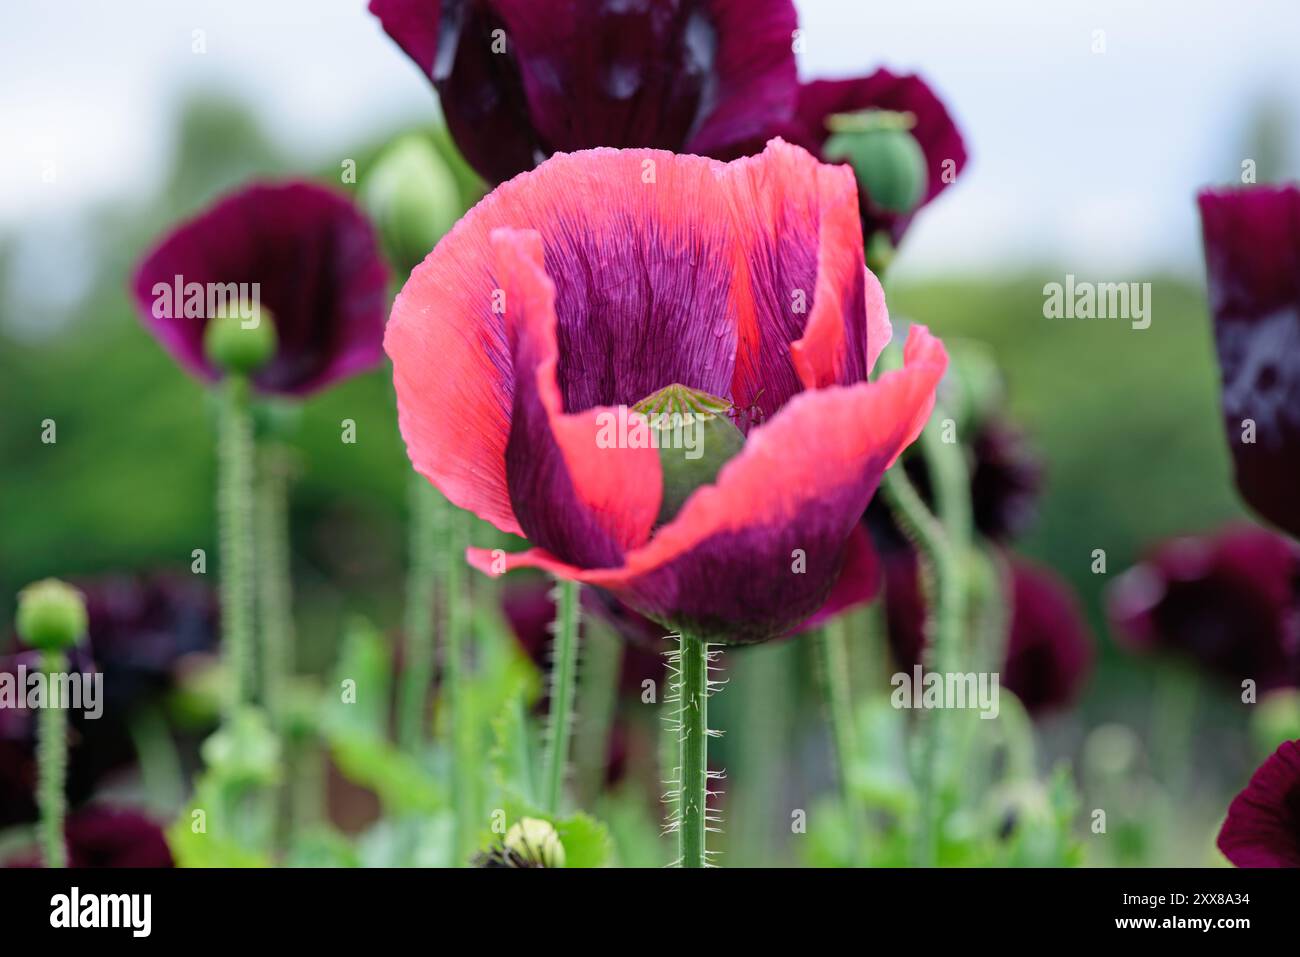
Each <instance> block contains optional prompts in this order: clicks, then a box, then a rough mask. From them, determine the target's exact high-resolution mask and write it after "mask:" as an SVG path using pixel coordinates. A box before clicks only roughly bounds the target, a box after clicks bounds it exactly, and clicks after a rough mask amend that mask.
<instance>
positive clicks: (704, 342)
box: [385, 140, 947, 641]
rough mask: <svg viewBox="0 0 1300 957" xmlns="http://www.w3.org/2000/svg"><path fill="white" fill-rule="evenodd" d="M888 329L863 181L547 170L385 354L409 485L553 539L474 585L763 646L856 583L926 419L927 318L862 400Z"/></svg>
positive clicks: (498, 206)
mask: <svg viewBox="0 0 1300 957" xmlns="http://www.w3.org/2000/svg"><path fill="white" fill-rule="evenodd" d="M888 329H889V326H888V316H887V313H886V311H885V304H884V295H883V292H882V291H881V288H880V284H879V283H878V282H877V281H876V279H875V277H874V276H872V275H871V273H870V272H868V271H867V270H866V268H865V266H864V265H863V261H862V233H861V224H860V223H859V220H858V216H857V195H856V188H855V186H854V182H853V177H852V175H851V173H850V172H849V170H847V169H846V168H843V167H832V166H823V165H820V164H818V163H817V162H816V161H815V160H814V159H813V158H812V157H811V156H810V155H808V154H807V153H806V152H804V151H803V150H801V149H799V148H797V147H794V146H790V145H788V144H786V143H783V142H781V141H779V140H777V141H773V142H772V143H771V144H770V145H769V146H768V148H767V149H766V150H765V151H764V153H763V154H762V155H761V156H758V157H754V158H750V159H742V160H737V161H735V162H733V163H729V164H723V163H719V162H716V161H714V160H709V159H705V158H703V157H698V156H677V155H674V154H671V153H664V152H659V151H653V150H623V151H615V150H591V151H587V152H584V153H577V154H572V155H560V156H555V157H553V158H552V159H550V160H548V161H547V162H546V163H544V164H543V165H542V166H541V167H539V168H538V169H537V170H535V171H533V172H532V173H528V174H525V175H523V176H520V177H518V178H516V179H515V180H512V181H511V182H510V183H507V184H505V185H504V186H502V187H500V188H498V189H497V190H496V191H495V192H493V193H492V194H491V195H490V196H489V197H488V198H487V199H485V200H484V201H483V202H481V203H480V204H479V205H478V206H476V207H475V208H474V209H473V210H471V211H470V213H469V214H468V215H467V216H466V217H465V218H464V219H462V220H461V221H460V223H459V224H458V225H457V226H456V228H455V229H453V230H452V232H451V233H449V234H448V235H447V236H446V237H445V238H444V239H443V240H442V242H440V243H439V244H438V246H437V247H436V248H435V249H434V251H433V253H431V254H430V256H429V257H428V258H427V259H426V260H425V261H424V262H423V263H422V264H421V265H420V266H418V267H416V269H415V270H414V272H413V273H412V274H411V277H410V279H409V280H408V281H407V283H406V286H405V287H404V288H403V290H402V292H401V293H400V294H399V295H398V297H397V301H396V303H395V304H394V307H393V315H392V318H391V320H390V322H389V325H388V333H387V337H386V340H385V345H386V348H387V350H388V353H389V355H390V356H391V357H392V360H393V368H394V384H395V386H396V390H397V396H398V421H399V424H400V426H401V431H402V435H403V438H404V439H405V441H406V444H407V450H408V452H409V454H410V457H411V461H412V463H413V464H414V466H415V468H416V469H417V470H418V471H420V472H421V473H422V474H424V475H425V476H426V477H428V478H429V479H430V480H431V481H432V482H433V483H434V484H435V485H437V486H438V487H439V488H440V489H441V490H442V491H443V492H444V494H446V495H447V496H448V498H450V499H451V500H452V501H453V502H454V503H456V504H457V505H459V506H461V507H462V508H468V509H470V510H472V511H474V512H475V513H476V514H478V515H479V516H480V517H481V518H484V519H486V520H488V521H491V522H492V523H494V524H495V525H496V526H497V527H498V528H500V529H501V530H503V531H508V532H512V533H514V534H523V535H526V536H527V537H528V538H529V539H531V540H532V541H533V542H534V543H535V544H536V545H537V546H538V547H537V548H535V549H533V550H532V551H529V552H526V553H523V554H516V555H512V556H508V557H507V558H504V559H502V560H501V562H500V564H499V565H498V562H497V561H496V560H495V559H494V556H493V555H492V554H491V553H489V552H485V551H474V552H473V553H472V554H471V560H472V561H473V563H474V564H475V565H476V566H477V567H479V568H480V569H482V570H484V571H488V572H492V573H496V572H500V571H503V570H508V569H509V568H513V567H524V566H530V565H531V566H535V567H541V568H544V569H545V570H547V571H550V572H552V573H553V574H556V575H559V576H561V577H566V578H571V579H574V580H578V581H582V582H585V583H587V584H591V585H596V586H599V587H601V588H604V589H606V590H608V591H610V592H612V593H613V594H614V595H615V596H616V597H618V598H619V599H620V600H622V601H623V602H625V603H626V604H628V605H630V606H631V607H633V608H634V609H636V610H637V611H638V612H640V613H641V614H644V615H646V616H648V617H650V618H653V619H654V620H656V621H658V622H660V623H661V624H663V625H665V627H668V628H671V629H677V628H684V629H687V630H688V631H690V632H691V633H692V634H694V635H698V636H700V637H702V638H705V639H706V640H710V641H761V640H765V639H768V638H772V637H775V636H777V635H780V634H783V633H785V632H787V631H789V630H791V629H792V628H794V627H796V626H797V625H798V624H799V623H801V622H802V621H803V620H804V619H806V618H808V617H809V616H811V615H812V614H813V613H814V612H816V611H817V610H818V608H820V607H821V606H822V605H823V604H824V603H826V602H827V601H828V599H830V600H831V601H837V600H838V596H832V591H833V589H834V588H835V586H836V585H837V583H838V584H840V585H841V586H842V587H844V588H849V589H854V588H858V587H859V583H854V582H846V581H845V579H844V577H843V576H842V575H841V572H842V570H843V569H844V568H845V567H846V565H847V566H848V567H850V568H852V567H858V566H859V564H860V563H857V562H856V561H855V560H854V552H855V551H856V550H857V549H859V548H860V547H862V545H863V540H864V539H865V535H862V534H861V533H860V530H859V529H858V519H859V518H860V517H861V515H862V511H863V509H864V508H865V507H866V504H867V502H868V500H869V499H870V498H871V495H872V493H873V492H874V491H875V488H876V486H877V484H878V483H879V481H880V476H881V474H882V473H883V472H884V470H885V469H886V468H888V467H889V465H890V464H891V463H892V462H893V461H894V460H895V459H896V458H897V456H898V455H899V453H900V452H901V451H902V450H903V448H905V447H906V446H907V445H908V444H909V443H910V442H911V441H912V440H913V439H914V438H915V437H916V436H917V434H919V432H920V430H921V428H922V427H923V425H924V423H925V421H926V419H927V418H928V417H929V414H930V410H931V409H932V407H933V403H934V391H935V387H936V385H937V383H938V380H939V378H940V377H941V376H942V375H943V371H944V369H945V367H946V365H947V356H946V353H945V352H944V349H943V346H942V345H941V344H940V343H939V341H938V340H937V339H935V338H934V337H933V336H931V335H930V334H929V332H928V331H926V330H925V329H924V328H921V327H918V326H913V327H912V330H911V334H910V336H909V338H908V342H907V346H906V348H905V350H904V367H903V368H902V369H899V370H896V371H891V372H887V373H885V374H884V375H882V376H880V377H879V378H878V379H877V380H875V381H873V382H867V381H866V377H867V372H868V370H869V369H870V368H871V367H872V365H873V364H874V361H875V358H876V356H877V355H878V354H879V352H880V350H881V349H882V348H883V347H884V345H885V343H886V342H887V341H888V338H889V331H888ZM667 400H671V401H672V402H677V401H681V402H684V403H688V404H689V403H695V404H696V405H695V406H692V407H698V408H699V409H701V410H705V411H701V412H699V413H698V414H699V419H698V420H697V421H698V422H699V424H701V425H703V426H706V427H707V428H708V429H709V432H708V433H707V434H708V435H709V436H710V438H709V439H708V440H707V442H705V443H704V445H703V446H702V447H699V450H700V452H701V454H703V453H708V454H707V455H705V457H704V459H702V460H700V461H699V462H698V463H697V464H696V465H694V466H692V467H694V468H696V471H695V472H694V473H691V474H693V475H694V476H695V478H694V481H693V482H692V481H690V480H689V479H688V478H687V477H685V476H684V474H683V470H682V469H681V468H678V467H674V470H673V471H672V473H671V475H670V476H669V478H670V479H671V481H670V480H669V479H666V478H665V473H666V469H665V464H664V463H665V461H668V462H669V463H670V464H671V462H672V461H673V460H674V457H675V458H676V459H677V460H680V459H681V456H682V455H683V454H684V453H683V449H682V447H681V446H676V447H673V448H671V449H670V448H668V447H666V446H664V445H663V444H662V443H661V442H655V443H652V442H647V441H645V440H646V439H647V437H648V432H647V431H646V429H647V427H648V422H649V419H648V418H647V416H648V415H650V412H649V411H643V410H653V409H656V408H658V407H659V406H658V403H662V402H664V401H667ZM638 406H640V408H639V409H638ZM707 410H714V411H707ZM759 423H761V424H759ZM661 452H662V453H665V455H664V458H662V459H661V454H660V453H661ZM670 453H671V454H670ZM680 465H681V462H680V461H678V466H680ZM700 469H705V470H709V471H711V474H703V473H702V472H701V471H700ZM666 491H667V492H671V493H672V495H671V497H670V496H669V495H668V494H666ZM860 597H863V598H865V597H866V596H865V595H864V596H860Z"/></svg>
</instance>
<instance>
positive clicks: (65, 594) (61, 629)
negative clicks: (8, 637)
mask: <svg viewBox="0 0 1300 957" xmlns="http://www.w3.org/2000/svg"><path fill="white" fill-rule="evenodd" d="M15 625H16V626H17V628H18V637H20V638H21V639H22V640H23V642H24V643H26V644H27V645H29V646H30V647H32V648H35V649H36V650H38V651H67V650H68V649H70V648H73V647H75V646H76V645H77V643H78V642H80V641H81V639H82V638H84V637H85V635H86V627H87V618H86V601H85V599H84V598H83V597H82V595H81V592H79V591H77V589H75V588H73V587H72V586H71V585H69V584H67V583H66V582H61V581H59V580H58V579H57V578H47V579H45V580H44V581H39V582H36V583H35V584H33V585H28V586H27V587H26V588H24V589H23V590H22V591H20V592H19V593H18V614H17V616H16V617H15Z"/></svg>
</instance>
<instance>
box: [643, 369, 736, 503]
mask: <svg viewBox="0 0 1300 957" xmlns="http://www.w3.org/2000/svg"><path fill="white" fill-rule="evenodd" d="M632 410H633V411H634V412H639V413H641V414H642V415H644V416H645V417H646V420H647V421H648V423H649V426H650V435H651V440H652V441H653V443H654V447H655V448H656V449H658V450H659V464H660V466H661V467H662V469H663V498H662V499H661V500H660V504H659V515H658V517H657V518H656V519H655V522H656V524H659V525H663V524H666V523H668V522H670V521H672V520H673V518H674V516H676V515H677V513H678V512H679V511H680V510H681V507H682V506H683V505H684V504H685V503H686V500H687V499H688V498H690V497H691V494H692V493H693V492H694V491H695V490H696V489H697V488H699V487H700V486H701V485H711V484H712V483H713V482H715V481H716V480H717V478H718V473H719V472H720V471H722V467H723V466H724V465H726V464H727V462H729V461H730V460H731V459H732V458H733V457H734V456H735V455H736V453H737V452H739V451H740V449H741V447H742V446H743V445H744V444H745V436H744V434H743V433H742V432H741V431H740V429H739V428H737V427H736V423H735V422H734V421H733V411H734V406H733V405H732V403H731V402H729V401H728V400H726V399H720V398H718V397H717V396H715V395H710V394H709V393H708V392H704V391H703V390H701V389H692V388H690V387H689V386H684V385H681V384H680V383H673V384H672V385H670V386H665V387H664V388H662V389H660V390H659V391H657V392H652V393H651V394H650V395H648V396H646V397H645V398H644V399H642V400H641V401H640V402H638V403H636V405H634V406H633V407H632Z"/></svg>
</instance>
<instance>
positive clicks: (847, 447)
mask: <svg viewBox="0 0 1300 957" xmlns="http://www.w3.org/2000/svg"><path fill="white" fill-rule="evenodd" d="M904 357H905V364H904V367H903V368H902V369H899V370H895V371H892V372H888V373H886V374H885V375H883V376H881V378H880V379H879V380H877V381H875V382H871V383H866V382H863V383H858V384H856V385H853V386H838V387H830V388H826V389H820V390H817V391H812V392H804V393H801V394H800V395H798V396H796V397H795V398H794V399H793V400H791V401H790V403H789V404H788V405H787V406H786V407H785V408H783V409H782V410H781V412H780V413H779V414H778V415H777V416H776V417H774V418H773V419H772V420H771V421H769V422H767V423H765V424H764V425H762V426H760V427H758V428H756V429H754V430H753V431H752V432H751V433H750V435H749V439H748V441H747V442H746V444H745V447H744V448H743V449H742V451H741V452H740V453H739V454H738V455H737V456H736V457H735V458H734V459H732V460H731V461H730V462H728V463H727V465H726V466H725V467H724V468H723V470H722V472H721V473H720V474H719V476H718V481H717V483H716V484H715V485H706V486H704V487H702V488H700V489H698V490H697V491H696V492H695V494H694V495H692V496H691V498H690V499H688V500H687V502H686V504H685V505H684V506H683V508H682V510H681V512H680V513H679V514H678V515H677V517H676V518H675V519H674V520H673V521H672V522H671V523H670V524H669V525H667V526H665V527H664V528H662V529H660V531H659V532H658V534H656V536H655V537H654V538H653V539H651V540H650V541H649V542H648V543H647V544H646V545H644V546H643V547H641V548H639V549H637V550H635V551H632V552H630V553H629V554H628V555H627V558H626V561H625V564H624V565H623V566H622V567H620V568H615V569H582V568H577V567H574V566H572V565H569V564H567V563H564V562H562V561H559V560H558V559H556V558H555V557H554V556H553V555H550V554H549V553H547V552H545V551H544V550H539V549H534V550H531V551H529V552H524V553H522V554H520V555H513V556H509V558H508V559H507V561H506V563H505V564H506V568H507V570H508V569H509V568H510V567H522V566H528V565H531V566H535V567H541V568H544V569H546V570H548V571H551V572H552V573H554V574H557V575H560V576H562V577H566V578H572V579H575V580H578V581H583V582H587V583H589V584H593V585H598V586H601V587H604V588H607V589H609V590H610V591H612V592H613V593H614V594H615V595H616V596H618V597H619V598H620V599H622V600H623V601H625V602H627V603H628V604H629V605H631V606H632V607H633V608H635V609H637V610H638V611H640V612H642V613H643V614H647V615H649V616H650V617H652V618H655V619H656V620H659V621H662V622H665V623H667V624H669V625H671V626H672V627H677V628H683V629H686V630H688V631H690V632H691V633H693V634H697V635H700V636H703V637H705V638H707V639H709V640H711V641H719V642H752V641H763V640H766V639H768V638H772V637H775V636H777V635H780V634H783V633H785V632H787V631H789V630H791V629H792V628H794V627H796V626H797V625H799V624H800V623H801V622H802V621H804V620H805V619H806V618H808V617H809V616H810V615H812V614H813V613H814V612H815V611H817V609H818V608H820V607H821V606H822V604H823V603H824V602H825V601H826V600H827V598H828V596H829V594H830V592H831V588H832V586H833V585H834V583H835V582H836V580H837V579H838V578H839V576H840V573H841V571H842V569H843V566H844V562H845V557H846V548H847V544H848V540H849V537H850V533H851V532H852V531H853V530H854V528H855V526H856V523H857V522H858V520H859V519H860V518H861V515H862V512H863V510H864V509H865V508H866V504H867V501H868V500H869V499H870V498H871V495H872V493H873V492H874V491H875V488H876V486H877V485H878V484H879V481H880V477H881V475H883V474H884V471H885V470H886V469H887V468H888V467H889V466H890V465H892V464H893V462H894V461H895V459H896V458H897V457H898V455H899V454H900V453H901V452H902V450H903V449H904V448H905V447H906V446H907V445H908V444H910V443H911V442H912V441H913V440H914V439H915V438H916V436H917V435H918V434H919V433H920V431H921V429H922V427H923V426H924V424H925V421H926V419H927V418H928V417H929V414H930V411H931V409H932V408H933V405H934V392H935V388H936V386H937V384H938V382H939V379H940V378H941V377H942V375H943V372H944V370H945V368H946V367H947V355H946V353H945V352H944V349H943V346H942V345H941V344H940V343H939V341H938V340H937V339H935V338H934V337H933V336H931V335H930V334H929V332H928V331H926V330H925V329H924V328H923V327H920V326H913V327H912V331H911V334H910V336H909V339H908V342H907V346H906V348H905V350H904ZM470 560H471V562H472V563H473V564H474V565H475V566H476V567H479V568H481V569H485V570H489V571H491V570H493V558H492V555H491V554H490V553H485V552H482V551H472V552H471V554H470Z"/></svg>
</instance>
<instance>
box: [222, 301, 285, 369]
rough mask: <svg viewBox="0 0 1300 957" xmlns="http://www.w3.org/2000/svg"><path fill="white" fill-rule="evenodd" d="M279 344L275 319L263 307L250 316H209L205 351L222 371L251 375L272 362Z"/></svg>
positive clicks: (257, 308) (256, 309)
mask: <svg viewBox="0 0 1300 957" xmlns="http://www.w3.org/2000/svg"><path fill="white" fill-rule="evenodd" d="M277 345H278V337H277V336H276V332H275V319H274V317H272V315H271V312H270V310H268V309H267V308H266V307H264V306H259V307H255V311H254V312H253V314H252V315H249V316H238V315H226V314H223V315H220V316H217V317H216V318H213V319H209V320H208V325H207V328H206V329H204V330H203V352H204V354H205V355H207V357H208V361H209V362H211V363H212V364H213V365H214V366H216V367H217V368H218V369H220V370H222V371H223V372H228V373H235V374H238V375H250V374H251V373H253V372H256V371H257V370H258V369H260V368H262V366H264V365H266V364H267V363H268V362H270V361H271V359H272V357H273V356H274V355H275V350H276V346H277Z"/></svg>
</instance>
